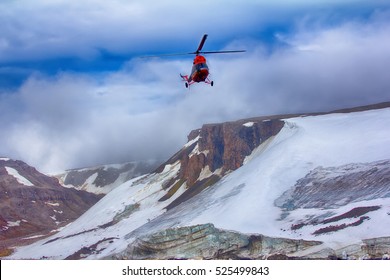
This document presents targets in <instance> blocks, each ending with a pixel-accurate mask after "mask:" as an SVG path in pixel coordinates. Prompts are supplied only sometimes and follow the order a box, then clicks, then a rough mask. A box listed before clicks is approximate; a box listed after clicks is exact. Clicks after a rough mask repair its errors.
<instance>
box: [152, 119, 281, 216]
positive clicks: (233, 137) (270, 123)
mask: <svg viewBox="0 0 390 280" xmlns="http://www.w3.org/2000/svg"><path fill="white" fill-rule="evenodd" d="M283 125H284V122H283V121H281V120H280V119H278V118H271V119H269V118H253V119H247V120H241V121H236V122H227V123H222V124H207V125H204V126H203V127H202V128H201V129H197V130H193V131H191V133H190V134H189V135H188V143H187V145H186V146H184V148H183V149H181V150H180V151H179V152H178V153H176V154H175V155H174V156H173V157H171V158H170V159H169V160H168V161H167V162H166V163H164V164H163V165H161V166H160V167H159V168H158V169H157V170H156V172H158V173H159V172H162V171H163V170H164V167H165V166H166V165H168V164H174V163H176V162H177V161H179V162H180V170H179V172H178V174H177V176H176V178H174V179H172V180H170V182H167V184H166V185H165V186H164V188H165V189H173V188H174V187H175V186H176V187H177V183H178V182H180V183H181V184H184V183H186V186H187V188H188V190H187V191H186V192H185V193H184V194H183V195H182V196H180V197H179V198H178V199H177V200H176V201H174V204H172V205H170V206H168V209H169V208H171V207H173V206H175V205H178V204H180V203H181V202H182V201H185V200H187V199H189V198H191V197H192V196H193V195H195V194H197V193H199V192H200V191H202V190H203V189H205V188H206V187H207V186H209V185H211V184H214V183H215V182H217V181H218V179H219V178H221V177H222V176H223V175H225V174H226V173H228V172H231V171H234V170H236V169H237V168H239V167H241V166H242V164H243V162H244V159H245V157H246V156H248V155H250V154H251V153H252V152H253V150H254V149H255V148H257V147H258V146H259V145H260V144H262V143H263V142H264V141H266V140H267V139H269V138H270V137H272V136H275V135H276V134H278V133H279V131H280V130H281V129H282V127H283ZM205 170H206V175H205V174H203V176H201V174H202V172H203V173H204V172H205Z"/></svg>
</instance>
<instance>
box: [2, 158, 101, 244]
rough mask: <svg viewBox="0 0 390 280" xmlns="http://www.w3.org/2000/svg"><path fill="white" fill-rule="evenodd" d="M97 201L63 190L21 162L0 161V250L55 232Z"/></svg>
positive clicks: (88, 195)
mask: <svg viewBox="0 0 390 280" xmlns="http://www.w3.org/2000/svg"><path fill="white" fill-rule="evenodd" d="M101 197H102V196H101V195H99V196H98V195H94V194H90V193H87V192H84V191H77V190H74V189H67V188H64V187H62V186H61V185H60V184H59V182H58V180H57V179H54V178H52V177H49V176H46V175H44V174H42V173H40V172H38V171H37V170H36V169H35V168H33V167H31V166H29V165H27V164H26V163H24V162H22V161H19V160H12V159H9V158H0V227H1V234H0V250H6V249H7V248H8V247H10V246H13V245H22V244H27V243H31V242H32V241H34V240H36V239H37V238H42V236H46V235H48V234H50V233H53V232H56V231H57V230H59V229H60V228H61V227H63V226H65V225H67V224H69V223H70V222H72V221H73V220H75V219H76V218H78V217H79V216H80V215H81V214H82V213H84V212H85V211H86V210H87V209H88V208H90V207H91V206H92V205H93V204H95V203H96V202H97V201H98V200H99V199H100V198H101Z"/></svg>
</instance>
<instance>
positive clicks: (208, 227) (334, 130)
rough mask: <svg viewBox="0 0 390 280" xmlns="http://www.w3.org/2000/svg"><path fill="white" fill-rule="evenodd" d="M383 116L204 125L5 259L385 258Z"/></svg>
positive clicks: (388, 170)
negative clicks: (149, 168)
mask: <svg viewBox="0 0 390 280" xmlns="http://www.w3.org/2000/svg"><path fill="white" fill-rule="evenodd" d="M389 107H390V103H384V104H379V105H376V106H370V107H365V108H355V109H348V110H343V111H338V112H333V113H329V114H324V113H323V114H305V115H285V116H271V117H261V118H251V119H246V120H239V121H235V122H227V123H222V124H208V125H204V126H203V127H202V128H201V129H197V130H194V131H192V132H191V133H190V134H189V137H188V143H187V144H185V145H184V147H183V148H182V149H181V150H180V151H178V152H177V153H176V154H175V155H173V156H172V157H171V158H170V159H169V160H168V161H167V162H166V163H164V164H162V165H161V166H160V167H158V168H157V169H156V170H155V171H154V172H152V173H150V174H146V175H143V176H140V177H137V178H134V179H131V180H129V181H127V182H125V183H123V184H122V185H120V186H118V187H117V188H115V189H114V190H112V191H111V192H109V193H108V194H107V195H106V196H105V197H104V198H102V199H101V200H100V201H99V202H98V203H96V204H95V205H94V206H93V207H92V208H91V209H89V210H88V211H87V212H86V213H84V214H83V215H82V216H81V217H80V218H78V219H77V220H76V221H75V222H73V223H72V224H71V225H69V226H68V227H66V228H64V229H62V230H61V231H60V232H59V233H57V234H56V235H53V236H51V237H49V238H47V239H44V240H40V241H38V242H36V243H34V244H31V245H29V246H25V247H20V248H17V249H16V251H15V253H14V254H13V255H11V256H10V257H9V258H12V259H21V258H33V259H40V258H49V259H102V258H104V259H150V258H158V259H172V258H180V259H182V258H191V259H197V258H199V259H202V258H203V259H204V258H206V259H215V258H221V259H224V258H237V259H266V258H268V259H301V258H304V259H316V258H320V259H329V258H330V259H334V258H371V259H374V258H388V257H389V253H390V235H389V232H388V229H389V228H390V195H389V194H390V150H389V149H388V146H389V143H390V130H389V129H388V124H389V123H390V108H389Z"/></svg>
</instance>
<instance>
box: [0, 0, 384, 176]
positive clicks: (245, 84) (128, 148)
mask: <svg viewBox="0 0 390 280" xmlns="http://www.w3.org/2000/svg"><path fill="white" fill-rule="evenodd" d="M49 2H51V1H48V2H44V1H43V2H40V3H44V4H45V5H43V6H42V5H39V7H41V9H50V5H49ZM92 2H93V3H95V2H96V1H92ZM92 2H89V4H90V5H91V3H92ZM58 3H64V2H62V1H58ZM82 3H84V2H82ZM96 3H98V4H99V5H102V6H101V7H100V8H99V7H97V8H96V9H97V10H96V14H94V13H93V11H92V10H91V9H89V8H88V11H89V12H90V13H91V14H92V15H87V16H84V17H83V16H81V14H80V16H78V17H73V18H74V21H75V23H74V25H72V23H70V24H69V25H68V23H65V21H66V20H67V19H69V18H68V17H67V16H66V15H68V14H69V15H70V11H73V12H75V13H76V14H77V13H79V12H80V10H79V9H81V11H82V7H85V6H80V7H79V6H77V5H81V4H73V5H74V6H72V9H71V8H68V6H66V7H67V9H68V11H64V13H63V14H64V18H63V19H62V20H63V21H64V22H63V24H64V26H65V27H64V29H63V30H65V33H66V34H68V35H67V36H71V34H72V32H73V31H74V32H76V33H77V32H79V33H77V35H80V32H81V33H83V32H86V30H87V29H88V28H86V27H85V28H84V31H83V28H81V29H78V27H77V26H78V25H80V24H81V25H83V24H84V25H85V26H88V24H92V26H93V27H94V28H98V27H102V30H101V37H102V38H103V39H101V38H99V37H98V36H96V37H93V36H92V37H93V38H90V37H88V36H86V37H87V38H82V37H81V39H80V44H82V45H84V46H87V49H88V47H91V46H94V45H95V44H96V41H94V40H104V41H105V42H106V43H107V44H110V42H111V43H112V46H113V47H116V48H118V50H119V49H120V48H121V47H124V45H122V46H121V44H124V43H123V42H130V41H131V40H130V37H128V38H129V39H128V40H129V41H126V40H123V41H121V42H122V43H121V44H114V43H113V42H114V41H115V40H116V38H115V37H116V36H118V37H119V36H120V34H122V35H123V36H129V35H124V34H125V33H126V32H127V31H126V30H125V29H123V28H122V29H120V30H118V32H119V33H118V34H119V35H115V34H111V35H110V33H113V32H112V30H116V29H115V28H114V29H112V28H113V26H115V24H118V28H119V25H122V24H123V22H120V20H119V21H115V23H111V21H112V20H113V18H114V17H115V16H116V13H118V14H119V19H120V18H122V20H123V21H124V22H125V23H126V24H130V23H131V22H132V19H127V17H126V15H127V12H126V9H124V10H123V11H122V9H119V10H118V11H117V12H115V13H114V14H112V13H110V12H112V11H115V9H118V8H117V7H118V6H116V5H115V4H109V3H111V2H110V1H104V2H96ZM126 3H127V2H126ZM132 3H134V2H132ZM135 3H139V2H135ZM159 3H160V2H159ZM46 4H47V5H46ZM116 4H117V3H116ZM111 5H112V7H111ZM159 5H160V6H159ZM161 5H162V4H158V5H157V6H155V7H154V9H151V11H149V10H148V13H151V15H155V16H156V17H158V18H159V20H158V22H160V21H163V16H172V15H173V14H174V13H175V12H177V11H178V10H179V8H182V6H183V5H184V4H180V3H179V4H178V5H179V7H178V8H174V11H171V12H170V11H167V9H165V8H164V7H163V6H161ZM210 5H211V4H210ZM102 7H104V8H105V9H106V10H107V11H108V12H107V18H105V17H104V15H102V14H100V12H101V11H102ZM170 7H172V6H170ZM29 8H32V7H25V8H23V7H19V8H18V9H26V10H28V9H29ZM14 9H16V8H14ZM129 9H130V8H129ZM137 9H139V10H138V11H137V13H141V14H142V13H143V12H144V11H143V10H142V9H143V6H140V7H139V8H137V7H136V8H134V7H132V8H131V10H132V11H134V10H137ZM159 9H160V10H161V12H162V13H161V14H160V13H157V11H158V10H159ZM164 12H165V13H164ZM225 12H226V13H228V11H225ZM3 13H4V12H3ZM80 13H81V12H80ZM208 13H209V12H206V13H205V14H202V15H203V16H204V17H205V18H206V19H207V18H208V16H209V14H208ZM3 15H4V14H3ZM121 15H122V16H121ZM386 15H388V14H386V12H383V13H382V12H378V13H376V14H374V15H373V16H372V17H371V18H369V19H368V20H367V22H366V23H362V22H356V21H354V22H345V23H343V24H342V25H339V26H333V27H327V28H323V27H322V28H321V27H320V26H317V27H316V28H314V29H313V28H311V26H307V25H305V23H302V24H298V25H297V26H298V27H297V31H296V32H295V33H288V34H281V35H280V36H279V39H282V40H283V42H284V43H285V44H286V45H287V46H284V47H281V48H280V49H276V50H274V51H273V52H272V53H271V54H270V53H268V52H267V51H266V50H265V49H266V48H264V47H263V45H262V44H261V42H254V41H252V42H250V43H249V44H248V43H247V41H240V40H236V41H235V42H232V44H231V46H233V47H237V46H239V47H240V48H241V47H243V48H247V49H248V52H247V53H245V54H240V55H231V56H229V55H221V56H212V55H210V56H207V58H208V61H209V66H210V69H211V73H212V76H211V78H212V79H213V80H214V81H215V86H214V87H210V86H208V85H204V84H199V85H198V84H195V85H194V86H192V87H191V89H190V90H186V89H185V87H184V85H183V84H182V83H181V82H180V78H179V73H183V74H184V73H188V71H190V69H191V60H190V59H184V58H182V57H179V58H178V59H177V60H172V59H150V60H141V59H134V60H131V61H128V62H127V63H126V64H125V65H123V68H122V69H120V70H119V71H116V72H112V73H104V74H100V75H98V76H95V75H92V74H91V75H88V74H78V73H65V72H64V73H59V74H57V75H56V76H55V77H48V76H45V75H38V74H36V75H33V76H31V77H30V79H29V80H27V81H26V82H25V83H24V84H23V86H22V87H21V88H20V89H18V90H17V91H16V92H14V93H13V94H8V95H0V101H1V102H0V117H1V119H2V122H1V124H0V131H2V135H3V137H0V147H1V151H0V155H1V156H8V157H13V158H20V159H24V160H26V161H27V162H28V163H31V164H33V165H35V166H37V167H38V168H40V169H42V170H44V171H53V170H59V169H65V168H73V167H78V166H85V165H93V164H100V163H110V162H120V161H127V160H133V159H146V158H156V157H160V158H161V157H162V158H167V157H169V156H170V155H172V154H173V153H174V152H175V151H177V149H179V148H180V146H181V145H183V144H184V143H185V142H186V135H187V134H188V133H189V132H190V130H191V129H195V128H199V127H200V126H201V125H202V124H204V123H213V122H221V121H228V120H235V119H239V118H244V117H252V116H260V115H267V114H279V113H292V112H309V111H326V110H332V109H336V108H342V107H347V106H357V105H365V104H368V103H375V102H381V101H388V100H389V99H390V81H389V79H388V65H390V39H389V36H388V34H390V32H389V31H390V22H389V20H388V17H387V16H386ZM50 17H52V18H53V17H55V16H54V15H51V16H50ZM91 17H92V18H93V17H96V18H99V17H103V18H102V22H103V23H104V24H107V25H108V24H110V26H106V27H103V25H104V24H102V25H101V26H100V25H95V24H97V23H96V22H98V21H97V20H92V21H91V22H88V19H89V18H91ZM135 17H136V16H135ZM30 20H31V21H30V22H31V23H32V24H35V22H34V21H38V19H37V18H35V19H30ZM41 20H42V21H43V22H44V23H46V24H48V23H49V22H50V21H51V20H52V19H49V18H47V19H45V18H43V19H41ZM140 20H145V19H140ZM188 20H189V24H188V25H186V26H192V25H191V23H193V20H194V18H193V15H190V16H189V17H188ZM27 22H28V21H27ZM54 22H55V24H54V25H57V26H56V28H57V27H58V25H59V24H60V23H59V21H54ZM119 23H120V24H119ZM113 24H114V25H113ZM167 24H170V23H167ZM202 24H203V23H202ZM183 26H184V25H183V22H182V23H181V25H180V26H179V27H177V29H175V30H178V29H183V30H184V31H187V30H188V29H186V28H183ZM56 28H53V30H55V29H56ZM129 28H136V27H129ZM167 28H168V27H167ZM202 28H203V27H202ZM6 29H7V30H8V31H9V30H10V27H9V26H8V27H7V28H6ZM11 29H12V28H11ZM34 30H35V29H34ZM48 30H50V28H49V29H45V30H43V32H46V33H47V34H49V33H50V32H49V31H48ZM199 30H200V29H199ZM141 31H142V32H141ZM144 31H145V32H144ZM184 31H183V32H184ZM34 32H38V28H37V29H36V30H35V31H34ZM148 32H150V33H148ZM154 32H156V31H155V30H147V27H145V29H140V34H139V35H138V37H136V36H135V35H134V33H132V36H133V35H134V36H135V37H133V38H137V39H140V40H141V39H142V40H143V39H145V38H146V37H147V34H149V35H150V34H155V33H154ZM141 33H142V34H141ZM85 34H87V33H84V35H85ZM200 34H202V33H200ZM164 35H165V34H160V35H156V36H164ZM20 36H21V37H23V36H24V35H23V36H22V35H20ZM105 36H107V38H105ZM110 36H113V37H110ZM186 36H190V35H186ZM32 38H34V37H32ZM65 38H67V37H66V36H65ZM104 38H105V39H104ZM19 39H20V38H19ZM22 39H23V38H21V39H20V40H22ZM83 40H84V43H85V42H86V41H88V42H90V43H89V44H84V43H83ZM145 40H146V41H147V40H148V39H145ZM196 40H198V38H196ZM33 41H34V40H33ZM69 42H71V40H70V41H69ZM196 43H197V42H196ZM38 45H39V44H38ZM135 45H137V42H135ZM61 46H63V47H64V48H65V47H69V46H70V45H67V44H62V43H61ZM76 46H77V44H76ZM24 47H26V45H25V46H24ZM30 47H31V48H34V46H30ZM76 49H78V48H77V47H76ZM81 49H82V48H81ZM79 50H80V49H79ZM19 51H20V50H19ZM36 51H37V52H41V55H45V54H44V50H42V49H39V48H38V47H37V48H36ZM53 51H55V48H53ZM69 51H70V52H71V51H73V50H72V48H70V50H69ZM17 52H18V50H15V53H17ZM88 52H89V51H88V50H87V51H86V53H88ZM91 53H93V51H92V52H91Z"/></svg>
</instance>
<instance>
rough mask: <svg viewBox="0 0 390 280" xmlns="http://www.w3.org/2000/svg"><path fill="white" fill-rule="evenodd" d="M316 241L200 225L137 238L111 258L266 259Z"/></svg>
mask: <svg viewBox="0 0 390 280" xmlns="http://www.w3.org/2000/svg"><path fill="white" fill-rule="evenodd" d="M320 244H321V242H319V241H305V240H293V239H287V238H272V237H267V236H264V235H261V234H259V235H246V234H242V233H239V232H234V231H226V230H221V229H218V228H215V227H214V225H213V224H202V225H195V226H189V227H181V228H170V229H166V230H162V231H159V232H156V233H153V234H151V235H147V236H143V237H140V238H138V239H137V240H136V241H135V242H133V243H132V244H130V245H129V246H128V248H127V250H125V251H124V252H122V253H121V254H118V255H114V256H111V258H114V259H266V258H267V257H268V256H273V255H283V256H286V255H287V254H292V253H296V252H298V251H303V250H305V249H307V248H310V247H312V246H316V245H320Z"/></svg>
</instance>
